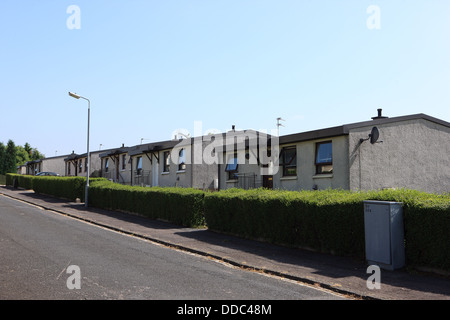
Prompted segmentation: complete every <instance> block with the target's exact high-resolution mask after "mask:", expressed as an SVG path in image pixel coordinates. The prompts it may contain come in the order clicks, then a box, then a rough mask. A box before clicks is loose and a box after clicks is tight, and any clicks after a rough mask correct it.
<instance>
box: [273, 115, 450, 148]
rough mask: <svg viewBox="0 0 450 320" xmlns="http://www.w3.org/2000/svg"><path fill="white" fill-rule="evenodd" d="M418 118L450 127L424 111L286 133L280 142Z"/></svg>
mask: <svg viewBox="0 0 450 320" xmlns="http://www.w3.org/2000/svg"><path fill="white" fill-rule="evenodd" d="M417 119H424V120H428V121H431V122H434V123H437V124H440V125H442V126H445V127H448V128H450V123H449V122H447V121H444V120H441V119H438V118H434V117H431V116H429V115H426V114H423V113H418V114H412V115H408V116H400V117H392V118H388V117H387V118H380V119H373V120H368V121H363V122H355V123H350V124H345V125H341V126H336V127H330V128H325V129H319V130H312V131H306V132H300V133H294V134H289V135H285V136H280V137H279V139H280V140H279V142H280V144H286V143H292V142H301V141H308V140H315V139H323V138H331V137H335V136H342V135H348V134H349V132H350V130H352V129H356V128H361V127H367V126H376V125H382V124H389V123H396V122H401V121H408V120H417Z"/></svg>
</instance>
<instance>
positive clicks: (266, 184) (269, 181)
mask: <svg viewBox="0 0 450 320" xmlns="http://www.w3.org/2000/svg"><path fill="white" fill-rule="evenodd" d="M263 188H267V189H273V176H263Z"/></svg>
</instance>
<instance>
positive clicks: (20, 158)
mask: <svg viewBox="0 0 450 320" xmlns="http://www.w3.org/2000/svg"><path fill="white" fill-rule="evenodd" d="M27 161H30V154H29V153H28V152H27V150H26V149H25V148H24V147H22V146H17V147H16V166H21V165H23V164H25V163H26V162H27Z"/></svg>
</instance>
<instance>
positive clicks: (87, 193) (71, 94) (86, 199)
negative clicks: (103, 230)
mask: <svg viewBox="0 0 450 320" xmlns="http://www.w3.org/2000/svg"><path fill="white" fill-rule="evenodd" d="M69 96H71V97H72V98H75V99H80V98H81V99H84V100H86V101H87V102H88V126H87V165H86V169H87V172H86V190H85V196H84V206H85V207H86V208H87V207H88V203H89V201H88V195H89V164H90V163H91V155H90V153H89V125H90V117H91V101H89V99H88V98H85V97H83V96H80V95H79V94H76V93H73V92H69Z"/></svg>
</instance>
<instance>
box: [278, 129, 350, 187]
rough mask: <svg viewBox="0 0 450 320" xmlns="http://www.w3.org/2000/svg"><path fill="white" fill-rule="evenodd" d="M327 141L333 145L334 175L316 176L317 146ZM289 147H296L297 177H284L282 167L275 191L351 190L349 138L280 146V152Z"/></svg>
mask: <svg viewBox="0 0 450 320" xmlns="http://www.w3.org/2000/svg"><path fill="white" fill-rule="evenodd" d="M325 141H331V143H332V154H333V173H331V174H316V165H315V156H316V144H317V143H319V142H325ZM289 146H296V150H297V176H294V177H291V176H288V177H283V170H282V167H281V166H280V168H279V170H278V173H277V174H276V175H274V189H285V190H312V189H319V190H321V189H327V188H342V189H348V188H349V179H348V137H347V136H337V137H330V138H324V139H317V140H310V141H303V142H298V143H291V144H285V145H280V151H281V150H282V148H284V147H289Z"/></svg>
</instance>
